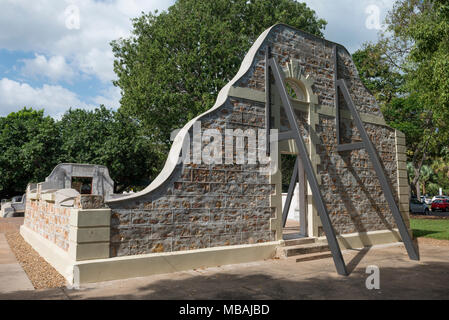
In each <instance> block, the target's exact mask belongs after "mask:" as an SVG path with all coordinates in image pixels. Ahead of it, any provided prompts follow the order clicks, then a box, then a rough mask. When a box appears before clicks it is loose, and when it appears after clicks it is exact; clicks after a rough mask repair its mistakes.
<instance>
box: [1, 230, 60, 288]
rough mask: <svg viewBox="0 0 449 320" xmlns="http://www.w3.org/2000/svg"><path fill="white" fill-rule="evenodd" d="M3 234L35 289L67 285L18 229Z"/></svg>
mask: <svg viewBox="0 0 449 320" xmlns="http://www.w3.org/2000/svg"><path fill="white" fill-rule="evenodd" d="M5 236H6V240H7V241H8V244H9V246H10V248H11V250H12V251H13V252H14V255H15V256H16V259H17V261H19V263H20V265H21V266H22V268H23V270H24V271H25V272H26V274H27V276H28V278H29V279H30V281H31V283H32V284H33V286H34V288H35V289H48V288H60V287H65V286H66V285H67V283H66V281H65V279H64V277H63V276H61V275H60V274H59V273H58V271H56V269H55V268H53V267H52V266H51V265H50V264H48V263H47V262H46V261H45V260H44V259H43V258H42V257H41V256H40V255H39V254H38V253H37V252H36V251H34V249H33V248H32V247H31V246H30V245H29V244H28V243H26V242H25V240H23V238H22V236H21V235H20V233H19V232H18V231H15V232H9V233H6V234H5Z"/></svg>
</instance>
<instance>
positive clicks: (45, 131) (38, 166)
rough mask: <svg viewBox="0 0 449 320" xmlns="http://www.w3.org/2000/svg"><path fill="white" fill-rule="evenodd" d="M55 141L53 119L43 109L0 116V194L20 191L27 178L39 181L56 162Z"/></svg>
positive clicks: (55, 133)
mask: <svg viewBox="0 0 449 320" xmlns="http://www.w3.org/2000/svg"><path fill="white" fill-rule="evenodd" d="M59 145H60V140H59V134H58V131H57V129H56V126H55V121H54V120H53V119H52V118H51V117H45V116H44V112H43V111H35V110H32V109H27V108H24V109H22V110H20V111H18V112H12V113H10V114H9V115H8V116H7V117H0V196H1V197H2V198H4V197H11V196H15V195H20V194H22V193H24V191H25V189H26V186H27V184H28V183H29V182H38V181H42V180H43V179H44V178H45V177H46V176H47V175H48V173H50V172H51V170H52V169H53V167H54V166H55V165H56V164H57V161H58V160H57V159H58V155H59Z"/></svg>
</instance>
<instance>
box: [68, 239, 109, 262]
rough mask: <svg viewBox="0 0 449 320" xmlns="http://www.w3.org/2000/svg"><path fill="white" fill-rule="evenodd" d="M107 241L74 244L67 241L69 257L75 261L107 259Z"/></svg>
mask: <svg viewBox="0 0 449 320" xmlns="http://www.w3.org/2000/svg"><path fill="white" fill-rule="evenodd" d="M109 247H110V244H109V241H108V242H94V243H76V242H73V241H69V257H70V258H71V259H72V260H75V261H85V260H95V259H106V258H109Z"/></svg>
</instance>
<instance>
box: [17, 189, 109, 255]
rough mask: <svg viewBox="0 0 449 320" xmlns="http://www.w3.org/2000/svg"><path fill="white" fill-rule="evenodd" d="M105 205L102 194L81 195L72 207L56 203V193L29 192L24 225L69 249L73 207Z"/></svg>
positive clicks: (94, 207) (82, 207)
mask: <svg viewBox="0 0 449 320" xmlns="http://www.w3.org/2000/svg"><path fill="white" fill-rule="evenodd" d="M101 207H103V197H101V196H85V195H83V196H79V197H78V198H77V199H75V201H74V205H73V206H71V207H65V206H60V205H57V204H55V201H54V194H53V193H49V194H29V195H28V196H27V201H26V207H25V219H24V225H25V226H26V227H27V228H29V229H30V230H32V231H34V232H36V233H37V234H39V235H40V236H41V237H43V238H44V239H47V240H49V241H50V242H52V243H54V244H55V245H57V246H58V247H59V248H61V249H62V250H64V251H67V252H68V251H69V231H70V230H69V229H70V215H71V213H72V209H97V208H101Z"/></svg>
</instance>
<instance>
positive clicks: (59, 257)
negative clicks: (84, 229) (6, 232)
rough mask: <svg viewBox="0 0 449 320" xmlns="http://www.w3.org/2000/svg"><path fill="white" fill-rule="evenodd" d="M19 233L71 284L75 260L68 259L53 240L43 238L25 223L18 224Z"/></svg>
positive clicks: (65, 253)
mask: <svg viewBox="0 0 449 320" xmlns="http://www.w3.org/2000/svg"><path fill="white" fill-rule="evenodd" d="M20 234H21V235H22V237H23V239H25V241H26V242H28V243H29V244H30V245H31V246H32V247H33V249H34V250H36V251H37V252H38V253H39V254H40V256H41V257H42V258H44V260H45V261H47V262H48V263H49V264H51V265H52V266H53V268H55V269H56V270H57V271H58V272H59V273H60V274H61V275H62V276H63V277H64V278H65V279H66V280H67V282H68V283H70V284H73V265H74V264H75V263H76V262H75V260H73V259H70V257H69V254H68V252H66V251H64V250H62V249H61V248H59V247H58V246H57V245H55V244H54V243H53V242H51V241H49V240H47V239H45V238H44V237H42V236H41V235H39V234H38V233H36V232H34V231H33V230H31V229H29V228H28V227H26V226H25V225H22V226H20Z"/></svg>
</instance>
